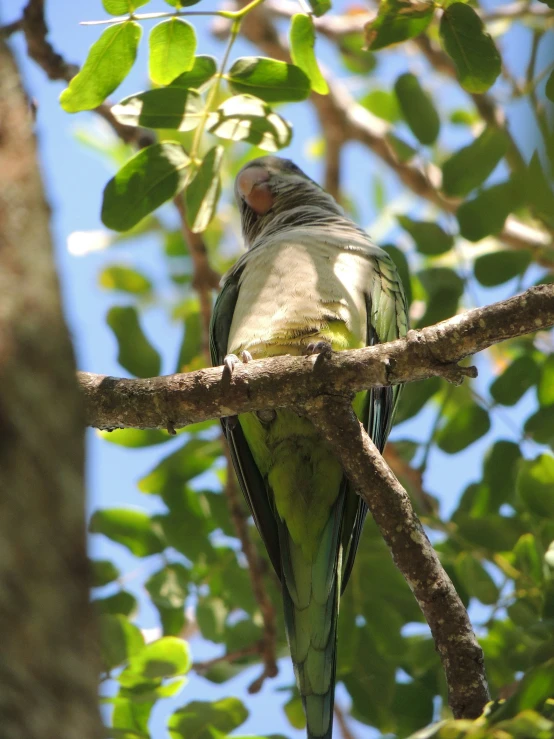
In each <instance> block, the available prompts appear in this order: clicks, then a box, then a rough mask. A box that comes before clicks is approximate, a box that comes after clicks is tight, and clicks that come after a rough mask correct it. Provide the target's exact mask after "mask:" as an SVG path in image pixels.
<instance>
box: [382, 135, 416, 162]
mask: <svg viewBox="0 0 554 739" xmlns="http://www.w3.org/2000/svg"><path fill="white" fill-rule="evenodd" d="M385 139H386V140H387V142H388V143H389V144H390V145H391V147H392V149H393V150H394V153H395V154H396V156H397V157H398V161H399V162H402V164H405V163H406V162H409V161H410V159H413V158H414V156H415V155H416V154H417V151H416V150H415V149H414V147H413V146H410V145H409V144H407V143H406V142H405V141H404V139H401V138H400V137H399V136H396V135H395V134H394V133H387V134H385Z"/></svg>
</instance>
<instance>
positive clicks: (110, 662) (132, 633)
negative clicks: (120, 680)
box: [98, 615, 144, 672]
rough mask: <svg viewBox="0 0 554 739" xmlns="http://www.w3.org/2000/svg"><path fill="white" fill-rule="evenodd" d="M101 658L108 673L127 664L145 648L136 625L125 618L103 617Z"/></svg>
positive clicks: (101, 621)
mask: <svg viewBox="0 0 554 739" xmlns="http://www.w3.org/2000/svg"><path fill="white" fill-rule="evenodd" d="M98 622H99V627H100V656H101V659H102V666H103V669H104V670H105V671H106V672H107V671H109V670H112V669H113V668H114V667H118V666H119V665H121V664H123V663H124V662H126V661H127V660H128V659H130V658H131V657H132V656H133V655H134V654H137V652H140V650H141V649H142V648H143V647H144V638H143V636H142V634H141V633H140V629H138V628H137V627H136V626H135V625H134V624H132V623H129V621H128V620H127V618H125V616H109V615H101V616H100V617H99V619H98Z"/></svg>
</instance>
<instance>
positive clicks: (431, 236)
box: [397, 216, 454, 256]
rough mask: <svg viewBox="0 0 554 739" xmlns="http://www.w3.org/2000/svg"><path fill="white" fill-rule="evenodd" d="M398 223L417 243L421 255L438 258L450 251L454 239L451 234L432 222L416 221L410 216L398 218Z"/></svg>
mask: <svg viewBox="0 0 554 739" xmlns="http://www.w3.org/2000/svg"><path fill="white" fill-rule="evenodd" d="M397 219H398V223H399V224H400V225H401V226H402V228H403V229H405V230H406V231H407V232H408V233H409V234H410V236H411V237H412V238H413V240H414V241H415V243H416V246H417V250H418V251H419V252H421V254H426V255H429V256H436V255H438V254H444V253H445V252H447V251H449V250H450V249H451V248H452V246H453V244H454V239H453V237H452V236H451V235H450V234H447V233H446V231H443V229H442V228H441V227H440V226H439V225H438V224H437V223H433V222H431V221H414V220H413V219H412V218H408V216H397Z"/></svg>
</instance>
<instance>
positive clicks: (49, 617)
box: [0, 40, 102, 739]
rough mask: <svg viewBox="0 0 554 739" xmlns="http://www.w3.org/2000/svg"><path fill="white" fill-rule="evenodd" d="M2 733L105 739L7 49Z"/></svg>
mask: <svg viewBox="0 0 554 739" xmlns="http://www.w3.org/2000/svg"><path fill="white" fill-rule="evenodd" d="M0 69H2V74H1V75H0V171H1V173H2V176H1V178H0V633H1V634H2V648H1V656H0V727H1V728H0V734H1V736H2V738H3V739H51V738H52V737H57V738H58V739H70V738H71V739H74V737H80V738H81V739H95V738H96V737H100V736H102V726H101V722H100V718H99V713H98V707H97V669H96V666H97V665H96V651H97V650H96V645H95V638H96V637H95V632H94V629H93V622H92V616H91V608H90V604H89V599H88V585H89V578H88V566H87V559H86V550H85V523H84V485H83V481H84V454H83V451H84V415H83V410H82V403H81V398H80V396H79V391H78V388H77V384H76V383H75V379H74V371H75V362H74V357H73V350H72V347H71V343H70V340H69V333H68V330H67V327H66V325H65V322H64V319H63V316H62V311H61V305H60V297H59V289H58V283H57V280H56V276H55V271H54V264H53V255H52V245H51V242H50V236H49V230H48V229H49V225H48V224H49V209H48V206H47V204H46V202H45V199H44V195H43V190H42V184H41V181H40V177H39V173H38V172H39V166H38V162H37V156H36V147H35V141H34V136H33V132H32V120H31V115H30V111H29V110H28V104H27V99H26V97H25V94H24V92H23V90H22V87H21V83H20V80H19V75H18V72H17V68H16V66H15V63H14V61H13V58H12V55H11V53H10V52H9V50H8V49H7V47H6V45H5V43H4V42H3V41H1V40H0Z"/></svg>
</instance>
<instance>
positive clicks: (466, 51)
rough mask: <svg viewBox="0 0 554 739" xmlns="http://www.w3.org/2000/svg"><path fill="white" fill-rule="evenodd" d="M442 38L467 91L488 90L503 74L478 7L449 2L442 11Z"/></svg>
mask: <svg viewBox="0 0 554 739" xmlns="http://www.w3.org/2000/svg"><path fill="white" fill-rule="evenodd" d="M440 37H441V41H442V44H443V46H444V49H445V51H446V53H447V54H448V55H449V56H450V57H451V58H452V61H453V62H454V64H455V65H456V71H457V73H458V79H459V80H460V83H461V85H462V87H463V88H464V89H465V90H467V91H468V92H486V90H488V89H489V87H490V86H491V85H492V84H494V81H495V80H496V78H497V77H498V75H499V74H500V70H501V68H502V63H501V60H500V54H499V53H498V50H497V48H496V46H495V44H494V41H493V40H492V38H491V36H490V35H489V34H488V33H486V32H485V27H484V25H483V21H482V20H481V18H479V16H478V15H477V13H476V12H475V10H474V9H473V8H472V7H470V6H469V5H466V4H465V3H452V4H451V5H448V7H446V8H445V9H444V11H443V14H442V18H441V22H440Z"/></svg>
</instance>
